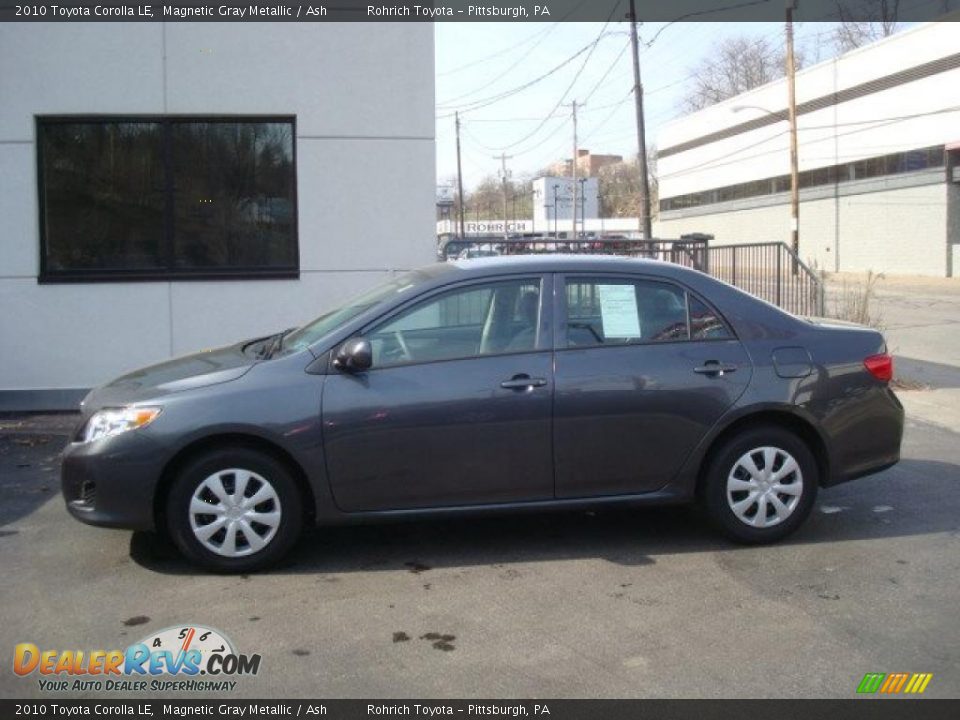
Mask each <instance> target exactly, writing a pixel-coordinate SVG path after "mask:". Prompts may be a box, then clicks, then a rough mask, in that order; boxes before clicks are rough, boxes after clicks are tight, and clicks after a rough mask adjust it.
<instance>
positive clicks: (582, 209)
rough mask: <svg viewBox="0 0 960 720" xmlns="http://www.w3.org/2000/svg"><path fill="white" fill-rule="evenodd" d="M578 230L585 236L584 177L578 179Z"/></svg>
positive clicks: (585, 192)
mask: <svg viewBox="0 0 960 720" xmlns="http://www.w3.org/2000/svg"><path fill="white" fill-rule="evenodd" d="M579 182H580V229H581V230H582V231H583V234H584V235H586V234H587V208H586V205H587V191H586V190H585V189H584V187H585V186H586V184H587V179H586V178H585V177H583V178H580V180H579Z"/></svg>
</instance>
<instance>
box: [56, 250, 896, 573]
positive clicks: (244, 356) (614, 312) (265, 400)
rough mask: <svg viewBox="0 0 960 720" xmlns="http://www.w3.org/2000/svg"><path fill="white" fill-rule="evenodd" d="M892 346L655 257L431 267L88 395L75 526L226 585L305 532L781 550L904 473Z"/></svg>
mask: <svg viewBox="0 0 960 720" xmlns="http://www.w3.org/2000/svg"><path fill="white" fill-rule="evenodd" d="M891 374H892V360H891V358H890V356H889V355H888V354H887V353H886V347H885V343H884V339H883V337H882V336H881V335H880V334H879V333H878V332H876V331H874V330H871V329H868V328H863V327H858V326H854V325H841V324H830V323H827V322H817V321H809V320H804V319H800V318H797V317H794V316H792V315H789V314H786V313H784V312H782V311H781V310H779V309H777V308H775V307H773V306H771V305H768V304H766V303H764V302H762V301H760V300H757V299H756V298H754V297H752V296H750V295H747V294H745V293H743V292H741V291H740V290H737V289H736V288H733V287H731V286H729V285H726V284H724V283H721V282H719V281H717V280H715V279H713V278H711V277H709V276H707V275H704V274H701V273H699V272H695V271H692V270H688V269H685V268H682V267H679V266H676V265H671V264H667V263H660V262H656V261H643V260H630V259H625V258H610V257H583V256H580V257H576V256H566V257H564V256H533V257H521V258H512V259H483V260H473V261H462V262H457V263H445V264H436V265H433V266H431V267H428V268H424V269H422V270H418V271H415V272H411V273H409V274H406V275H403V276H402V277H398V278H397V279H395V280H393V281H391V282H389V283H387V284H386V285H383V286H381V287H379V288H377V289H375V290H373V291H371V292H368V293H366V294H364V295H361V296H360V297H358V298H356V299H354V300H351V301H349V302H347V303H345V304H343V305H342V306H341V307H339V308H337V309H335V310H332V311H330V312H328V313H327V314H325V315H323V316H321V317H319V318H318V319H316V320H314V321H313V322H311V323H309V324H307V325H304V326H303V327H300V328H298V329H295V330H289V331H285V332H283V333H279V334H276V335H273V336H271V337H263V338H258V339H254V340H249V341H246V342H242V343H238V344H236V345H233V346H230V347H225V348H222V349H218V350H213V351H207V352H203V353H198V354H195V355H190V356H187V357H182V358H179V359H174V360H171V361H169V362H165V363H161V364H160V365H155V366H153V367H150V368H146V369H144V370H140V371H137V372H133V373H130V374H128V375H124V376H123V377H121V378H118V379H117V380H114V381H113V382H110V383H108V384H106V385H104V386H102V387H99V388H97V389H95V390H93V391H92V392H91V393H90V394H89V395H88V396H87V398H86V399H85V400H84V402H83V404H82V420H81V424H80V427H79V428H78V430H77V432H76V435H75V437H74V438H73V441H72V442H71V443H70V444H69V445H68V447H67V448H66V450H65V451H64V459H63V493H64V495H65V497H66V501H67V508H68V509H69V511H70V513H72V514H73V516H74V517H76V518H78V519H80V520H82V521H84V522H87V523H90V524H93V525H105V526H111V527H123V528H132V529H157V530H160V531H162V532H164V533H167V534H168V535H169V537H170V538H171V539H172V541H173V542H174V543H175V544H176V546H177V547H178V548H179V549H180V550H181V551H182V552H183V553H184V554H185V555H186V556H187V557H189V558H191V559H192V560H194V561H195V562H197V563H199V564H201V565H204V566H206V567H208V568H212V569H216V570H228V571H229V570H233V571H245V570H249V569H252V568H255V567H263V566H267V565H270V564H271V563H273V562H274V561H276V560H277V559H278V558H279V557H280V556H282V555H283V554H284V553H285V552H287V551H288V550H289V549H290V548H291V546H292V545H293V544H294V542H295V541H296V540H297V537H298V536H299V535H300V531H301V529H302V528H303V526H304V525H305V524H306V523H317V524H321V525H325V524H334V523H343V522H351V521H369V520H373V519H383V518H397V517H402V516H417V515H441V514H454V513H476V512H485V511H503V510H511V511H515V510H541V509H546V508H584V507H591V506H597V505H605V504H610V503H634V504H637V505H645V504H656V503H660V504H665V503H681V502H687V501H693V500H699V502H700V503H701V504H702V506H703V507H704V508H705V510H706V513H707V515H708V516H709V517H710V518H711V519H712V520H713V522H714V523H715V524H716V525H717V526H718V527H719V528H720V529H721V530H723V531H724V532H725V533H726V534H727V535H729V536H731V537H733V538H734V539H736V540H739V541H744V542H750V543H759V542H769V541H773V540H778V539H780V538H782V537H784V536H785V535H787V534H788V533H790V532H792V531H793V530H795V529H796V528H797V526H798V525H800V523H801V522H802V521H803V520H804V518H805V517H806V516H807V515H808V514H809V513H810V510H811V507H812V506H813V503H814V499H815V497H816V494H817V489H818V487H821V486H829V485H833V484H836V483H840V482H843V481H845V480H850V479H853V478H856V477H858V476H861V475H865V474H867V473H872V472H876V471H878V470H881V469H883V468H886V467H889V466H890V465H892V464H893V463H895V462H897V460H898V459H899V454H900V440H901V435H902V431H903V408H902V407H901V405H900V403H899V402H898V400H897V398H896V397H895V396H894V394H893V392H892V391H891V390H890V387H889V381H890V379H891Z"/></svg>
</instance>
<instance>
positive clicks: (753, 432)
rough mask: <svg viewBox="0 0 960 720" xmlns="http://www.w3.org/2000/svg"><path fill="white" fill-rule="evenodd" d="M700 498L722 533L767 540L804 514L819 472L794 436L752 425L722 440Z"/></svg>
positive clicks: (746, 539)
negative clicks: (722, 443)
mask: <svg viewBox="0 0 960 720" xmlns="http://www.w3.org/2000/svg"><path fill="white" fill-rule="evenodd" d="M705 480H706V483H705V486H704V492H703V495H702V501H703V504H704V506H705V508H706V511H707V515H708V516H709V517H710V519H711V520H712V521H713V523H714V524H715V525H717V526H718V527H719V528H720V530H721V531H723V532H724V534H726V535H727V536H728V537H730V538H732V539H734V540H736V541H738V542H743V543H768V542H775V541H777V540H780V539H781V538H784V537H786V536H787V535H789V534H790V533H792V532H793V531H794V530H796V529H797V528H798V527H799V526H800V524H801V523H803V521H804V520H805V519H806V517H807V516H808V515H809V514H810V510H811V509H812V508H813V503H814V501H815V500H816V495H817V487H818V484H819V473H818V469H817V463H816V461H815V460H814V457H813V454H812V453H811V452H810V449H809V448H808V447H807V445H806V443H804V442H803V440H801V439H800V438H799V437H797V436H796V435H794V434H793V433H791V432H789V431H787V430H783V429H781V428H777V427H770V428H753V429H750V430H747V431H745V432H742V433H739V434H738V435H736V436H734V437H733V438H731V439H730V440H728V441H727V442H726V443H725V444H724V445H723V446H722V447H721V448H720V450H719V452H718V453H717V454H716V455H715V456H714V458H713V461H712V462H711V463H710V466H709V468H708V470H707V476H706V479H705Z"/></svg>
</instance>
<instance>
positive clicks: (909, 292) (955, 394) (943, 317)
mask: <svg viewBox="0 0 960 720" xmlns="http://www.w3.org/2000/svg"><path fill="white" fill-rule="evenodd" d="M865 277H866V276H865V275H864V274H854V273H839V274H833V275H830V276H828V278H827V296H828V299H827V312H828V314H830V312H831V310H833V305H832V304H831V300H830V298H831V297H832V296H834V295H835V294H836V293H837V292H838V291H839V290H840V288H842V286H843V283H844V282H846V283H847V284H848V285H850V286H853V285H856V284H858V283H859V284H861V285H862V284H863V283H864V281H865ZM873 309H874V312H875V314H876V315H877V316H878V317H879V323H880V326H881V329H882V330H883V333H884V335H885V336H886V338H887V345H888V347H889V349H890V352H891V353H893V355H894V366H895V369H896V374H897V377H898V378H900V379H901V380H903V381H905V383H906V384H907V386H910V385H912V384H914V383H919V384H922V385H923V389H918V390H904V389H900V390H897V396H898V397H899V398H900V400H901V402H903V405H904V407H905V408H906V410H907V414H908V416H910V417H913V418H916V419H920V420H924V421H926V422H929V423H933V424H936V425H941V426H943V427H947V428H950V429H952V430H957V429H960V278H928V277H916V276H906V275H902V276H886V277H882V278H881V279H880V280H878V281H877V284H876V294H875V299H874V305H873Z"/></svg>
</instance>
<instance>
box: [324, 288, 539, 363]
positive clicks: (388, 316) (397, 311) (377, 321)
mask: <svg viewBox="0 0 960 720" xmlns="http://www.w3.org/2000/svg"><path fill="white" fill-rule="evenodd" d="M524 280H526V281H532V282H539V284H540V325H539V327H538V328H537V345H536V347H535V348H533V349H532V350H514V351H511V352H496V353H486V354H484V355H465V356H462V357H452V358H441V359H438V360H412V361H409V362H399V363H393V364H391V365H380V366H377V365H373V366H371V367H370V368H369V369H368V370H366V371H365V372H368V373H370V372H378V371H387V370H394V369H396V368H407V367H417V366H422V365H433V364H435V363H442V362H463V361H464V360H483V359H485V358H495V357H506V356H509V355H529V354H532V353H541V352H550V351H551V349H552V348H553V345H554V341H555V338H554V337H553V333H552V331H551V328H552V323H551V322H550V319H551V316H552V314H553V303H552V302H550V298H551V297H552V295H553V288H554V285H553V283H554V280H553V276H552V274H551V273H548V272H532V273H515V274H510V275H491V276H487V277H483V278H473V279H470V280H461V281H457V282H453V283H449V284H447V285H442V286H440V287H436V288H433V289H431V290H428V291H426V292H424V293H421V294H420V295H418V296H416V297H411V298H409V299H408V300H407V301H406V302H405V303H403V304H402V305H398V306H397V307H395V308H392V309H391V310H390V311H389V312H387V313H385V314H383V315H381V316H379V317H377V318H374V319H373V320H371V321H370V322H368V323H366V324H365V325H364V326H363V327H361V328H360V329H359V330H357V331H356V332H354V333H351V334H350V336H349V337H347V338H344V339H343V340H342V341H340V342H338V343H337V344H336V346H335V347H334V349H333V351H332V352H331V353H330V363H331V365H330V367H331V368H332V367H333V366H332V362H333V358H334V357H336V351H337V349H338V348H339V347H340V346H342V345H343V344H344V343H346V342H348V341H350V340H353V339H355V338H358V337H367V336H368V335H369V334H370V333H371V332H373V331H374V330H376V329H377V328H378V327H380V326H381V325H384V324H385V323H387V322H390V321H391V320H392V319H394V318H395V317H397V316H398V315H401V314H402V313H404V312H406V311H407V310H410V309H411V308H413V307H415V306H416V305H419V304H420V303H422V302H425V301H428V300H430V299H432V298H435V297H437V296H439V295H445V294H447V293H451V292H456V291H458V290H464V289H467V288H470V287H472V286H475V285H493V284H498V283H505V282H513V281H524ZM334 372H336V370H334Z"/></svg>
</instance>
